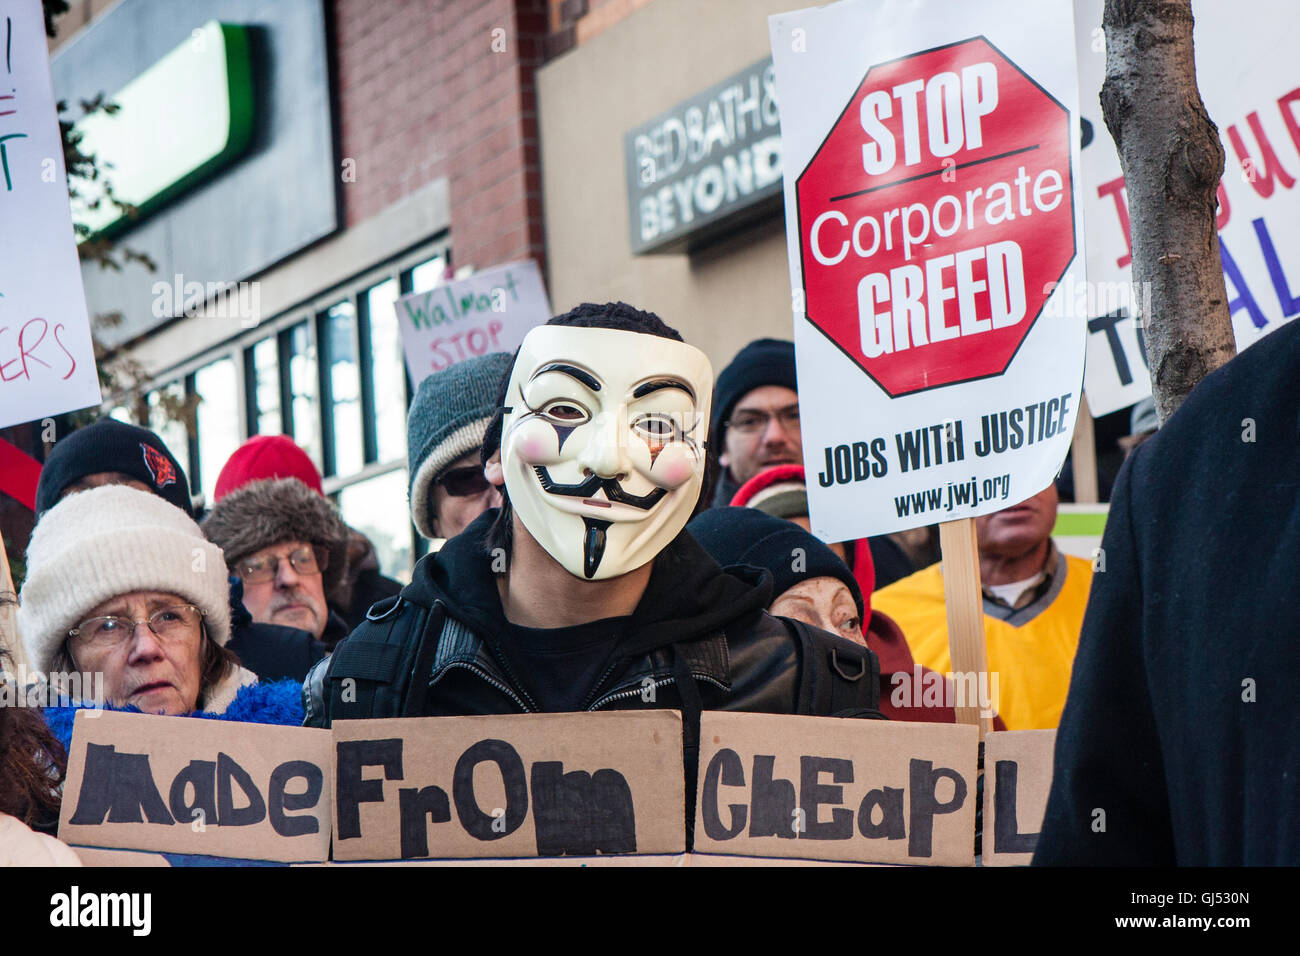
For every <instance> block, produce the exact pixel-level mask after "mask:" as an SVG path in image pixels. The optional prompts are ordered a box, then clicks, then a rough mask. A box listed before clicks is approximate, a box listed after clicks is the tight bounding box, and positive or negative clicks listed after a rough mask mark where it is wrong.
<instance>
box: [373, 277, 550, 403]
mask: <svg viewBox="0 0 1300 956" xmlns="http://www.w3.org/2000/svg"><path fill="white" fill-rule="evenodd" d="M394 307H395V308H396V309H397V324H398V325H399V326H400V327H401V329H402V351H403V352H404V353H405V355H406V368H407V371H409V372H410V374H411V384H412V385H419V384H420V382H422V381H423V380H424V379H425V378H426V377H427V376H429V375H432V374H433V373H434V372H441V371H443V370H444V369H448V368H451V367H452V366H453V365H455V364H456V363H457V362H463V361H464V360H465V359H467V358H471V357H473V356H475V355H486V354H487V353H488V352H513V351H514V350H515V349H517V348H518V347H519V343H521V342H522V341H523V340H524V336H525V335H527V334H528V330H529V329H531V328H532V327H533V326H535V325H541V324H542V323H544V322H546V321H547V320H548V319H550V318H551V303H550V301H549V300H548V299H547V297H546V289H545V287H544V286H543V285H542V276H541V273H539V272H538V271H537V263H535V262H533V261H532V260H526V261H521V262H512V263H510V264H509V265H504V266H497V267H496V268H494V269H484V270H483V271H482V272H476V273H474V274H473V275H472V276H470V277H469V278H467V279H458V280H457V281H455V282H448V283H445V284H443V285H439V286H435V287H434V288H432V289H429V290H428V291H425V292H413V293H411V294H410V295H404V296H402V297H401V298H400V299H398V300H397V302H396V303H395V305H394Z"/></svg>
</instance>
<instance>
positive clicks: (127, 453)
mask: <svg viewBox="0 0 1300 956" xmlns="http://www.w3.org/2000/svg"><path fill="white" fill-rule="evenodd" d="M102 471H117V472H121V473H122V474H124V475H130V476H131V477H132V478H134V479H135V480H136V481H140V482H143V483H144V484H145V485H147V486H148V488H149V490H151V491H152V492H153V493H154V494H156V495H158V497H160V498H163V499H165V500H166V501H170V502H171V503H172V504H174V505H175V506H176V507H177V508H180V509H181V510H182V511H184V512H185V513H186V514H187V515H189V516H190V517H191V518H193V517H194V508H193V506H192V505H191V504H190V482H189V479H188V478H187V477H186V475H185V471H184V470H183V469H182V468H181V466H180V462H178V461H177V460H176V456H175V455H173V454H172V453H171V451H170V450H168V448H167V446H166V445H164V444H163V441H162V439H161V438H159V437H158V436H157V435H155V434H154V433H153V432H151V431H150V430H149V429H147V428H141V427H140V426H139V425H129V424H127V423H126V422H119V421H118V420H117V419H115V418H101V419H100V420H99V421H97V422H94V423H93V424H90V425H87V426H85V427H84V428H78V429H77V430H76V431H74V432H73V433H72V434H71V435H69V436H68V437H67V438H63V439H60V440H59V441H57V442H55V443H54V449H53V450H52V451H51V452H50V457H49V458H47V459H45V464H44V466H43V467H42V468H41V478H40V481H39V482H38V483H37V485H36V516H37V517H38V518H39V517H40V516H41V515H42V514H44V513H45V512H46V511H48V510H49V509H50V508H53V507H54V505H55V504H56V503H57V502H58V500H59V497H60V496H61V495H62V494H63V491H64V489H65V488H67V487H68V486H69V485H72V484H75V483H77V482H78V481H80V480H81V479H82V478H85V477H86V476H87V475H93V474H96V473H98V472H102Z"/></svg>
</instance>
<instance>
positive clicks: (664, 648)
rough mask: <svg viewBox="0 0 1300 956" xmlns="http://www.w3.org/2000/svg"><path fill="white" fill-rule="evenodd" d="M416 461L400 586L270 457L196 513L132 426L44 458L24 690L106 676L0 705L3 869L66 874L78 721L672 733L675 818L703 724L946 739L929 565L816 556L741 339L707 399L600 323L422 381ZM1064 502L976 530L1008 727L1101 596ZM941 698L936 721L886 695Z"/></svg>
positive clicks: (672, 336) (181, 477)
mask: <svg viewBox="0 0 1300 956" xmlns="http://www.w3.org/2000/svg"><path fill="white" fill-rule="evenodd" d="M1136 414H1137V413H1136V412H1135V421H1136ZM1142 424H1143V425H1144V428H1143V433H1142V435H1141V437H1142V439H1145V438H1147V437H1149V433H1150V431H1152V430H1153V429H1151V428H1147V427H1145V426H1147V425H1152V424H1153V423H1151V422H1149V421H1147V420H1146V419H1145V418H1144V419H1143V422H1142ZM407 433H408V453H409V458H408V468H409V475H410V493H409V504H410V512H411V520H412V522H413V524H414V526H415V527H416V529H418V531H419V532H420V533H421V534H422V535H424V536H425V537H427V538H429V539H430V541H431V546H430V553H429V554H428V555H427V556H426V557H425V558H423V559H421V560H420V561H419V562H418V563H417V564H416V566H415V568H414V569H413V571H412V579H411V583H410V584H409V585H407V586H405V587H403V586H402V585H400V584H399V583H398V582H397V581H395V580H393V579H392V578H389V577H386V576H385V575H384V571H388V572H390V573H396V572H397V571H398V570H399V569H395V568H388V569H381V568H380V567H379V565H378V561H377V559H376V554H375V550H374V548H373V546H372V545H371V543H370V542H369V541H368V540H367V539H366V537H365V536H364V535H363V534H361V533H360V532H358V531H356V530H354V529H351V528H349V527H348V526H347V525H346V524H345V522H344V520H343V517H342V516H341V515H340V513H339V511H338V509H337V508H336V506H335V505H334V504H333V503H332V502H331V501H330V500H329V498H328V497H327V496H325V494H324V493H323V488H322V482H321V476H320V473H319V471H317V469H316V466H315V465H314V463H313V462H312V461H311V459H310V457H309V456H308V455H307V454H306V453H305V452H303V451H302V450H301V449H300V448H299V447H298V446H297V445H296V444H294V442H293V441H292V439H290V438H288V437H285V436H278V435H272V436H265V435H258V436H255V437H253V438H251V439H249V441H247V442H246V443H245V444H244V445H243V446H241V447H240V448H239V449H238V450H237V451H236V452H235V453H234V454H233V455H232V456H231V457H230V459H229V461H228V462H226V464H225V466H224V467H223V469H222V471H221V474H220V476H219V478H218V480H217V483H216V489H215V493H214V495H213V500H212V501H211V502H210V503H204V504H206V505H208V507H207V509H206V511H205V512H203V513H201V514H196V511H195V507H194V504H193V502H192V501H191V497H190V494H189V482H188V480H187V477H186V475H185V473H184V471H183V470H182V468H181V467H180V465H179V463H178V462H177V460H176V458H175V457H174V456H173V455H172V454H171V452H170V451H169V450H168V449H167V447H166V446H165V445H164V444H163V443H162V441H161V440H160V439H159V438H158V436H157V435H156V434H154V433H153V432H151V431H149V430H147V429H144V428H140V427H137V426H134V425H129V424H125V423H122V422H119V421H115V420H112V419H104V420H101V421H99V422H96V423H95V424H92V425H90V426H87V427H85V428H82V429H80V430H78V431H76V432H74V433H73V434H71V435H70V436H68V437H66V438H64V439H62V440H61V441H59V442H57V443H56V444H55V445H54V447H53V449H52V451H51V452H50V454H49V456H48V459H47V461H46V463H45V466H44V469H43V471H42V473H41V478H40V486H39V489H38V494H37V511H38V521H37V524H36V527H35V530H34V532H33V534H32V538H31V542H30V545H29V547H28V550H27V555H26V567H27V573H26V578H25V580H24V582H23V584H22V589H21V593H20V595H19V606H18V613H17V621H18V627H19V631H20V633H21V637H22V640H23V641H24V642H25V646H26V648H27V651H28V654H29V656H30V658H31V660H32V663H33V666H34V667H36V668H37V669H38V670H39V671H40V672H41V673H43V674H45V675H49V677H50V679H51V680H52V681H57V680H59V675H64V674H79V673H96V674H102V675H103V685H102V686H103V696H104V698H105V699H104V700H98V701H90V700H65V701H59V702H58V703H59V705H58V706H55V705H52V706H49V707H47V708H46V710H45V711H44V714H43V719H42V718H39V717H38V716H37V712H36V711H33V710H30V709H18V708H0V765H2V766H0V862H3V861H5V860H16V861H19V862H23V861H26V862H42V861H43V862H56V861H63V860H66V858H67V857H66V855H65V854H66V848H64V847H63V846H62V845H61V844H59V843H58V842H57V841H55V840H53V839H51V837H50V836H49V834H52V833H53V832H54V825H55V823H56V821H57V808H58V800H59V788H60V784H61V781H62V774H63V772H64V762H65V759H66V756H65V755H66V748H67V746H68V743H69V739H70V736H71V728H72V722H73V717H74V715H75V712H76V710H77V709H78V708H81V707H85V706H110V707H116V708H123V709H135V710H138V711H140V712H143V713H146V714H166V715H190V716H195V717H207V718H215V719H225V720H234V721H250V722H260V723H277V724H304V723H305V724H307V725H309V726H319V727H326V726H329V725H330V724H331V723H332V722H333V721H334V720H341V719H353V718H365V717H397V716H447V715H464V714H496V713H518V712H525V713H530V712H555V711H580V710H598V709H631V708H645V707H658V708H663V707H668V708H673V709H678V710H681V711H682V713H683V718H684V735H685V741H684V742H685V750H686V774H687V789H686V792H687V795H688V803H689V802H691V797H692V795H693V793H694V786H693V783H694V781H693V779H692V777H693V774H694V763H693V760H694V755H695V753H696V752H697V749H698V743H699V741H698V728H699V717H700V713H701V711H703V710H714V709H717V710H740V711H757V712H766V713H803V714H815V715H823V716H839V717H862V718H869V719H886V720H903V721H934V722H948V723H951V722H953V721H954V720H955V719H956V717H955V710H954V706H953V699H952V694H951V689H952V681H951V678H952V675H951V673H949V671H950V669H951V663H950V659H949V656H948V640H947V621H946V614H945V602H944V582H943V572H942V566H941V565H940V564H938V563H930V562H928V560H926V559H928V558H932V557H933V554H932V553H928V552H927V551H926V549H925V547H920V548H918V547H917V543H916V539H915V538H914V537H905V536H901V535H896V536H879V537H873V538H868V539H863V540H858V541H846V542H823V541H821V540H819V539H818V538H816V537H814V536H813V534H812V533H811V532H810V531H809V518H808V498H807V491H806V487H805V479H804V472H803V467H802V464H801V463H802V460H803V449H802V439H801V431H800V407H799V400H798V390H797V384H796V377H795V358H794V348H793V345H792V344H791V343H789V342H781V341H778V340H774V339H761V340H758V341H756V342H753V343H751V344H749V345H747V346H746V347H745V348H743V349H742V350H741V351H740V352H739V353H738V354H737V355H736V356H735V357H734V359H733V360H732V361H731V362H730V363H729V364H728V365H727V366H726V367H725V368H724V369H723V370H722V371H721V372H720V373H719V374H718V375H717V377H716V380H715V379H714V377H713V373H712V370H711V366H710V364H709V362H708V360H707V358H705V357H704V355H703V353H701V352H699V351H698V350H696V349H695V348H693V347H691V346H690V345H688V344H686V343H685V342H683V341H682V339H681V336H680V335H679V334H678V333H677V332H676V331H675V330H673V329H672V328H671V327H669V326H668V325H666V324H665V323H664V322H663V321H662V320H661V319H659V317H657V316H654V315H652V314H650V313H646V312H642V311H639V310H637V309H634V308H632V307H630V306H627V305H624V304H622V303H611V304H606V305H602V306H596V305H590V304H588V305H584V306H580V307H579V308H577V309H575V310H573V311H571V312H569V313H566V314H564V315H561V316H558V317H557V318H555V319H552V320H551V322H550V323H548V324H547V325H545V326H542V327H540V328H538V329H535V330H533V332H531V333H530V334H529V335H528V336H527V338H526V339H525V341H524V344H523V345H522V346H521V348H520V349H519V351H518V352H517V353H516V354H515V355H513V356H511V355H508V354H492V355H485V356H480V357H477V358H473V359H469V360H466V361H464V362H461V363H459V364H457V365H455V366H453V367H451V368H450V369H448V370H446V371H444V372H441V373H438V374H435V375H432V376H430V377H429V378H427V379H425V380H424V381H422V382H420V383H418V388H417V390H416V393H415V396H414V399H413V401H412V404H411V408H410V412H409V416H408V423H407ZM1135 433H1136V425H1135ZM1135 444H1136V443H1135ZM1126 474H1127V472H1126ZM1057 503H1058V494H1057V489H1056V487H1054V486H1053V487H1049V488H1046V489H1043V490H1042V491H1040V492H1039V493H1037V494H1035V495H1034V496H1032V497H1031V498H1029V499H1027V500H1025V501H1023V502H1019V503H1016V504H1014V505H1012V506H1010V507H1008V508H1006V509H1004V510H1003V511H1001V512H998V513H996V514H992V515H987V516H985V517H982V518H980V519H978V520H977V524H976V530H977V540H978V548H979V565H980V572H981V582H982V586H983V610H984V624H985V633H986V638H987V646H988V661H989V669H990V672H992V673H996V674H997V675H998V680H997V682H996V687H997V695H996V701H995V703H994V706H995V709H996V714H995V715H994V716H993V720H992V726H993V727H994V728H995V729H999V730H1001V729H1012V730H1023V729H1051V728H1055V727H1056V726H1057V724H1058V723H1059V722H1060V720H1061V714H1062V710H1063V708H1066V700H1067V692H1068V691H1069V690H1070V688H1071V674H1072V667H1073V663H1074V659H1075V655H1076V651H1077V650H1078V649H1079V643H1080V633H1081V630H1082V629H1083V626H1084V612H1085V608H1086V607H1087V606H1088V597H1089V591H1090V588H1091V586H1092V583H1093V582H1092V578H1093V573H1092V564H1091V562H1089V561H1086V560H1083V559H1080V558H1075V557H1071V556H1068V555H1066V554H1063V553H1062V552H1061V550H1060V549H1059V548H1058V547H1057V545H1056V544H1055V543H1054V542H1053V540H1052V537H1051V534H1052V528H1053V526H1054V523H1055V519H1056V512H1057ZM196 518H197V519H199V520H197V521H196ZM1101 614H1102V612H1096V615H1097V617H1098V618H1100V617H1101ZM1093 656H1095V654H1094V655H1093ZM376 662H383V664H384V666H383V667H380V666H378V664H377V663H376ZM936 672H937V675H938V677H936V680H939V681H942V682H944V686H945V687H946V688H947V692H945V693H944V694H941V695H938V699H935V700H931V699H930V698H929V697H928V696H927V697H925V698H924V699H923V698H921V697H920V696H919V695H917V694H912V693H907V694H902V695H900V694H899V693H898V690H899V688H900V686H907V685H909V682H912V681H915V680H916V679H918V678H920V677H929V676H931V675H935V674H936ZM413 675H414V676H413ZM1093 680H1095V676H1093V675H1089V676H1087V677H1085V678H1082V685H1083V687H1084V691H1083V692H1091V689H1092V686H1093V685H1092V684H1091V683H1089V682H1090V681H1093ZM1080 683H1081V679H1079V678H1076V680H1075V684H1076V685H1079V684H1080ZM647 686H650V687H653V688H655V693H653V694H650V695H647V694H645V693H644V689H645V688H646V687H647ZM343 687H350V688H351V689H352V691H353V692H352V693H350V694H344V693H342V692H341V688H343ZM54 689H56V688H55V687H54V686H53V684H52V685H51V690H54ZM1072 700H1073V698H1072ZM1066 719H1067V723H1068V724H1069V726H1068V733H1069V734H1070V735H1071V737H1070V738H1069V739H1071V740H1073V739H1074V738H1075V737H1078V738H1079V740H1080V741H1082V740H1083V738H1085V737H1087V734H1086V733H1084V732H1082V731H1081V729H1080V726H1079V725H1080V721H1081V719H1082V718H1080V716H1079V714H1078V713H1077V709H1076V710H1075V711H1071V710H1070V709H1069V708H1066ZM1075 745H1077V746H1079V747H1084V746H1085V745H1084V744H1083V743H1081V742H1078V741H1076V744H1075ZM1088 746H1091V744H1089V745H1088ZM1060 759H1061V755H1060V754H1059V753H1058V761H1059V760H1060ZM1071 779H1074V778H1071ZM1076 783H1077V781H1076ZM1057 785H1058V788H1065V787H1068V786H1072V785H1074V784H1071V782H1070V780H1065V781H1061V780H1058V781H1057ZM1080 792H1082V791H1080ZM1087 792H1088V793H1090V794H1091V793H1092V792H1093V791H1091V790H1089V791H1087ZM1067 799H1082V798H1080V797H1078V795H1077V794H1075V795H1074V796H1073V797H1070V796H1067V795H1066V794H1065V793H1064V790H1063V792H1062V794H1061V795H1054V797H1053V800H1054V803H1053V813H1054V814H1055V816H1051V815H1049V816H1051V819H1050V820H1049V822H1052V821H1055V823H1054V824H1053V825H1055V826H1057V827H1058V828H1060V827H1064V826H1065V824H1063V823H1061V821H1060V817H1061V814H1062V813H1063V812H1064V811H1063V809H1062V807H1063V802H1062V801H1065V800H1067ZM1087 799H1088V800H1091V799H1093V797H1092V796H1089V797H1088V798H1087ZM1098 799H1100V798H1098ZM1085 802H1086V801H1085ZM690 817H691V815H690V814H689V813H688V820H689V819H690ZM1068 843H1069V840H1068V839H1067V838H1065V837H1061V836H1055V835H1054V842H1053V846H1054V847H1059V846H1061V845H1066V844H1068ZM1054 859H1059V861H1061V862H1068V861H1069V857H1068V855H1061V856H1059V857H1054ZM1099 860H1100V861H1104V859H1102V858H1099Z"/></svg>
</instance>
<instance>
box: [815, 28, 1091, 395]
mask: <svg viewBox="0 0 1300 956" xmlns="http://www.w3.org/2000/svg"><path fill="white" fill-rule="evenodd" d="M1070 158H1071V129H1070V119H1069V112H1068V110H1067V109H1066V108H1065V107H1064V106H1063V105H1062V104H1061V103H1060V102H1058V101H1057V100H1056V99H1055V98H1054V97H1053V96H1051V95H1050V94H1049V93H1047V92H1046V91H1045V90H1044V89H1043V88H1042V87H1041V86H1040V85H1039V84H1037V83H1036V82H1034V80H1032V79H1031V78H1030V77H1029V76H1028V75H1027V74H1026V73H1025V72H1024V71H1023V70H1021V69H1020V68H1019V67H1017V65H1016V64H1015V63H1014V62H1013V61H1012V60H1010V59H1009V58H1007V57H1006V56H1004V55H1003V54H1002V53H1001V52H1000V51H999V50H998V49H997V48H996V47H995V46H994V45H993V44H992V43H990V42H989V41H988V40H987V39H985V38H984V37H983V36H977V37H973V38H970V39H966V40H963V41H960V42H957V43H950V44H947V45H944V46H939V47H936V48H933V49H928V50H925V51H924V52H919V53H915V54H913V55H910V56H905V57H903V58H901V59H896V60H893V61H891V62H884V63H878V64H876V65H874V66H872V67H870V68H869V69H868V70H867V71H866V73H865V75H864V76H863V77H862V81H861V83H860V84H859V85H858V87H857V89H856V90H855V91H854V93H853V95H852V97H851V98H850V99H849V102H848V104H847V105H846V106H845V107H844V110H843V112H842V113H841V114H840V116H839V118H838V120H837V121H836V122H835V123H834V124H833V125H832V126H831V127H830V131H829V133H828V134H827V135H826V138H825V140H824V141H823V142H822V144H821V146H820V147H819V148H818V149H817V150H816V151H815V153H814V154H813V156H812V159H811V160H810V161H809V162H808V164H807V166H806V167H805V168H804V170H803V172H802V173H801V174H800V175H799V176H798V178H797V180H796V181H795V195H796V200H797V203H796V205H797V215H798V229H799V249H798V252H799V256H800V260H801V266H802V269H801V271H802V276H803V293H804V311H805V314H806V316H807V319H808V321H809V322H811V323H812V324H813V325H814V326H816V327H817V328H818V329H819V330H820V331H821V332H822V333H824V334H825V335H826V336H827V337H828V338H829V339H830V340H831V341H832V342H833V343H834V344H835V345H836V346H837V347H838V348H839V349H840V350H841V351H842V352H843V353H844V354H845V355H847V356H848V357H849V358H850V359H852V360H853V361H854V362H856V363H857V364H858V365H859V366H860V367H861V368H862V369H863V370H864V371H865V372H866V373H867V375H869V376H870V377H871V379H872V380H873V381H875V382H876V383H877V384H878V385H879V386H880V387H881V388H883V389H884V390H885V391H886V392H887V393H888V394H889V395H890V396H893V397H898V396H902V395H907V394H911V393H913V392H919V391H922V390H924V389H930V388H936V387H939V386H944V385H952V384H954V383H958V382H969V381H973V380H976V379H982V378H988V377H991V376H998V375H1001V374H1002V373H1003V372H1005V371H1006V369H1007V368H1008V366H1009V365H1010V363H1011V361H1012V359H1013V358H1014V357H1015V355H1016V352H1017V350H1018V349H1019V348H1020V346H1021V344H1022V343H1023V342H1024V341H1025V338H1026V336H1028V334H1029V332H1030V330H1031V329H1032V328H1033V326H1034V324H1035V322H1036V321H1037V320H1038V319H1039V316H1040V314H1041V313H1042V311H1043V306H1044V304H1045V303H1046V301H1047V299H1048V297H1049V296H1050V294H1051V292H1052V290H1053V289H1054V288H1055V286H1056V284H1057V283H1058V282H1059V281H1060V280H1061V278H1062V276H1063V275H1064V274H1065V272H1066V269H1067V267H1068V266H1069V264H1070V262H1071V261H1072V260H1073V258H1074V256H1075V252H1076V249H1075V234H1076V229H1075V221H1074V217H1075V209H1074V200H1073V196H1074V189H1073V185H1074V184H1073V171H1072V170H1071V166H1070Z"/></svg>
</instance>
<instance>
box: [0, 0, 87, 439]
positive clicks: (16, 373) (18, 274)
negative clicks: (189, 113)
mask: <svg viewBox="0 0 1300 956" xmlns="http://www.w3.org/2000/svg"><path fill="white" fill-rule="evenodd" d="M0 33H2V34H3V36H0V41H3V53H4V56H3V58H2V59H0V71H2V72H0V428H4V427H6V426H9V425H16V424H19V423H20V422H29V421H34V420H35V419H38V418H44V417H45V416H47V415H58V414H61V413H62V412H69V411H72V410H73V409H77V408H85V407H86V406H88V405H98V404H99V401H100V394H99V373H98V372H97V371H96V369H95V354H94V348H93V345H92V343H91V339H90V320H89V317H88V316H87V314H86V297H85V293H84V292H83V291H82V287H81V263H80V260H79V259H78V258H77V246H76V243H75V242H74V241H73V235H72V210H71V206H70V205H69V201H68V180H67V176H66V175H65V172H64V168H63V143H62V140H61V138H60V136H59V123H58V113H57V112H56V111H55V105H54V87H53V85H52V83H51V81H50V60H49V54H48V53H47V52H46V50H47V47H46V42H45V21H44V17H43V15H42V12H41V3H40V0H12V2H10V3H6V4H5V5H4V9H3V11H0Z"/></svg>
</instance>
